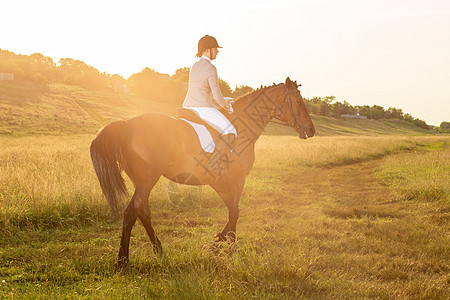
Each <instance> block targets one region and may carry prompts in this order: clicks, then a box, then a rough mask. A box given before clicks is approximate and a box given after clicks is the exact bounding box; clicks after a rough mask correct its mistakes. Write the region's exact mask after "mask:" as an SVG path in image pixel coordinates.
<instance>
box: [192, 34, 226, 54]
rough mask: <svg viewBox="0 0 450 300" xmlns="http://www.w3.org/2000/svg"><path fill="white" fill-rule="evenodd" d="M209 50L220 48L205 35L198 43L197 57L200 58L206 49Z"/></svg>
mask: <svg viewBox="0 0 450 300" xmlns="http://www.w3.org/2000/svg"><path fill="white" fill-rule="evenodd" d="M211 48H222V47H220V46H219V44H218V43H217V40H216V39H215V38H214V37H212V36H210V35H205V36H204V37H202V38H201V39H200V40H199V41H198V53H197V55H198V56H201V55H202V53H203V51H205V50H206V49H211Z"/></svg>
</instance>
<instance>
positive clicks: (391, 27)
mask: <svg viewBox="0 0 450 300" xmlns="http://www.w3.org/2000/svg"><path fill="white" fill-rule="evenodd" d="M2 2H3V1H2ZM0 20H1V24H2V28H1V30H0V49H3V50H9V51H12V52H14V53H16V54H24V55H30V54H32V53H36V52H39V53H41V54H43V55H45V56H50V57H52V58H53V59H54V61H55V62H57V61H58V60H59V59H60V58H73V59H77V60H82V61H84V62H85V63H87V64H89V65H91V66H93V67H95V68H96V69H98V70H99V71H100V72H106V73H110V74H119V75H122V76H123V77H124V78H128V77H129V76H130V75H132V74H134V73H138V72H140V71H141V70H142V69H143V68H145V67H150V68H152V69H154V70H156V71H158V72H160V73H166V74H169V75H172V74H173V73H174V72H175V71H176V70H177V69H179V68H182V67H190V66H192V65H193V64H194V63H195V61H196V58H195V54H196V51H197V43H198V40H199V39H200V38H201V37H202V36H204V35H205V34H209V35H213V36H214V37H216V39H217V40H218V42H219V45H220V46H222V47H223V48H222V49H220V53H219V55H218V57H217V59H216V60H215V61H214V64H215V65H216V66H217V69H218V74H219V77H220V78H222V79H224V80H225V81H227V82H228V83H229V84H230V86H231V88H233V89H234V88H235V87H236V85H249V86H251V87H253V88H256V87H259V86H261V85H270V84H272V83H281V82H284V80H285V79H286V77H288V76H289V77H290V78H291V79H293V80H297V82H299V83H301V84H302V87H301V88H300V90H301V92H302V95H303V96H304V97H308V98H310V97H314V96H317V97H324V96H331V95H333V96H335V97H336V100H338V101H341V102H342V101H343V100H346V101H348V102H349V103H350V104H352V105H374V104H377V105H381V106H383V107H385V108H386V109H387V108H388V107H396V108H401V109H403V111H404V112H405V113H410V114H411V115H412V116H414V117H417V118H420V119H422V120H425V121H426V122H427V123H428V124H433V125H439V124H440V123H441V122H442V121H450V1H448V0H422V1H417V0H296V1H293V0H271V1H268V0H260V1H256V0H250V1H245V0H240V1H236V0H229V1H216V0H209V1H203V0H202V1H199V0H191V1H178V0H174V1H169V0H167V1H161V0H158V1H153V0H147V1H136V0H129V1H116V0H109V1H104V0H88V1H85V0H77V1H72V0H66V1H54V0H39V1H35V0H33V1H23V0H14V1H4V2H3V3H2V4H1V6H0Z"/></svg>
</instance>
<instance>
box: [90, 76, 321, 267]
mask: <svg viewBox="0 0 450 300" xmlns="http://www.w3.org/2000/svg"><path fill="white" fill-rule="evenodd" d="M298 86H300V85H297V83H296V82H295V81H291V80H290V79H289V77H288V78H286V81H285V82H284V83H280V84H274V85H272V86H268V87H261V88H260V89H257V90H256V91H253V92H251V93H249V94H247V95H244V96H241V97H239V98H238V99H236V101H235V103H234V105H233V107H234V113H232V114H227V113H224V115H227V118H228V119H229V120H230V121H231V123H232V124H233V125H234V127H235V128H236V130H237V133H238V134H237V141H236V143H235V146H234V149H233V151H232V154H231V157H232V159H231V160H230V161H228V162H227V163H226V170H225V171H224V172H219V173H217V172H211V171H210V170H209V169H208V168H207V167H206V166H207V164H208V159H209V157H210V156H208V155H207V154H206V153H205V151H204V150H203V149H202V147H201V145H200V142H199V139H198V137H197V135H196V132H195V131H194V130H193V128H192V127H191V125H189V124H188V123H187V122H185V121H184V120H181V119H179V118H174V117H171V116H168V115H165V114H161V113H156V112H149V113H146V114H143V115H140V116H137V117H134V118H132V119H129V120H120V121H114V122H112V123H110V124H108V125H106V126H105V127H103V128H102V129H101V130H100V131H99V133H98V135H97V136H96V137H95V139H94V140H93V141H92V143H91V146H90V154H91V159H92V163H93V166H94V169H95V173H96V175H97V177H98V180H99V182H100V186H101V189H102V192H103V194H104V195H105V197H106V199H107V200H108V202H109V205H110V208H111V211H112V214H113V216H117V214H118V203H119V200H120V199H122V198H123V197H125V196H126V195H127V194H128V193H127V188H126V185H125V181H124V178H123V177H122V171H124V172H125V174H126V175H127V176H128V177H129V178H130V180H131V182H132V183H133V185H134V194H133V196H132V197H131V200H130V202H129V203H128V205H127V206H126V208H125V210H124V212H123V228H122V237H121V241H120V249H119V258H118V265H119V266H123V265H125V264H127V263H128V262H129V243H130V234H131V230H132V228H133V226H134V224H135V222H136V219H137V218H139V219H140V220H141V222H142V224H143V226H144V227H145V230H146V232H147V234H148V236H149V238H150V240H151V242H152V244H153V250H154V251H155V252H156V253H159V254H161V253H162V246H161V242H160V240H159V239H158V237H157V236H156V233H155V231H154V229H153V226H152V221H151V217H150V208H149V204H148V198H149V195H150V192H151V190H152V188H153V187H154V186H155V184H156V183H157V182H158V180H159V178H160V177H161V176H164V177H166V178H168V179H169V180H171V181H174V182H177V183H181V184H187V185H210V186H211V187H212V188H213V189H214V190H215V191H216V192H217V194H218V195H219V196H220V197H221V199H222V200H223V202H224V203H225V205H226V206H227V208H228V222H227V224H226V225H225V227H224V229H223V230H222V231H221V232H219V233H218V234H217V235H216V237H215V238H216V239H217V242H223V241H229V242H230V243H234V241H235V240H236V224H237V220H238V217H239V210H238V204H239V200H240V198H241V195H242V191H243V189H244V184H245V179H246V176H247V175H248V174H249V172H250V170H251V168H252V166H253V163H254V161H255V142H256V141H257V139H258V138H259V136H260V135H261V134H262V132H263V130H264V128H265V127H266V125H268V123H269V122H270V121H275V120H273V119H278V120H279V121H281V122H282V123H283V124H284V125H286V126H290V127H292V128H293V129H294V130H295V131H296V132H297V133H298V136H299V137H300V138H301V139H306V138H308V137H312V136H314V133H315V129H314V125H313V123H312V121H311V118H310V116H309V114H308V112H307V110H306V106H305V103H304V101H303V98H302V96H301V94H300V91H299V90H298ZM215 135H216V136H215V139H218V138H220V134H219V133H218V132H216V134H215Z"/></svg>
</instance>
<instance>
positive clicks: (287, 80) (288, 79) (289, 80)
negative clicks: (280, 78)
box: [285, 77, 292, 86]
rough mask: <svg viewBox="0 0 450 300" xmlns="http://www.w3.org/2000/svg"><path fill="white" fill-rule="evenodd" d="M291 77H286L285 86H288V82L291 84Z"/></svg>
mask: <svg viewBox="0 0 450 300" xmlns="http://www.w3.org/2000/svg"><path fill="white" fill-rule="evenodd" d="M291 82H292V81H291V79H290V78H289V77H287V78H286V82H285V84H286V85H287V86H289V85H290V84H291Z"/></svg>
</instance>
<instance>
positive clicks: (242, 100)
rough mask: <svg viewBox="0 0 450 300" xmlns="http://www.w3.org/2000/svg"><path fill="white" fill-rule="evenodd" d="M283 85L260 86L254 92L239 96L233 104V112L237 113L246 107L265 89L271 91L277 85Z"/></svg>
mask: <svg viewBox="0 0 450 300" xmlns="http://www.w3.org/2000/svg"><path fill="white" fill-rule="evenodd" d="M281 84H283V83H279V84H275V83H274V84H273V85H271V86H261V87H260V88H257V89H256V90H254V91H252V92H248V93H247V94H245V95H242V96H239V97H238V98H237V99H236V100H235V102H234V104H233V108H234V109H235V111H238V110H239V109H240V108H242V107H243V106H244V107H246V106H247V105H248V102H251V101H253V100H254V99H255V98H256V97H255V96H257V95H258V94H259V93H260V92H261V91H262V90H267V89H271V88H273V87H277V86H279V85H281Z"/></svg>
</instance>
